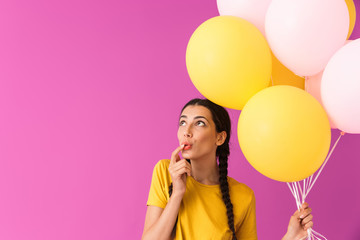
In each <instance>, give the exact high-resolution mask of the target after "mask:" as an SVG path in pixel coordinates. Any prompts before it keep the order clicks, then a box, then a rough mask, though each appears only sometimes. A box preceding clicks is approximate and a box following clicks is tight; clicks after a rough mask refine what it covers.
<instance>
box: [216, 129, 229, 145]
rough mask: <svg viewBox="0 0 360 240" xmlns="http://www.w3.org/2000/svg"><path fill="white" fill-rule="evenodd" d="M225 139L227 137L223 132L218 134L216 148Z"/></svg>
mask: <svg viewBox="0 0 360 240" xmlns="http://www.w3.org/2000/svg"><path fill="white" fill-rule="evenodd" d="M226 137H227V134H226V132H225V131H222V132H220V133H217V136H216V145H217V146H221V145H222V144H223V143H224V142H225V140H226Z"/></svg>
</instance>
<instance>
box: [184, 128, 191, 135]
mask: <svg viewBox="0 0 360 240" xmlns="http://www.w3.org/2000/svg"><path fill="white" fill-rule="evenodd" d="M184 137H192V133H191V131H190V128H189V127H187V128H186V129H185V131H184Z"/></svg>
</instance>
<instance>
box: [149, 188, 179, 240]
mask: <svg viewBox="0 0 360 240" xmlns="http://www.w3.org/2000/svg"><path fill="white" fill-rule="evenodd" d="M182 198H183V195H177V194H173V195H172V196H171V197H170V199H169V202H168V203H167V204H166V207H165V208H164V211H163V212H162V213H161V216H160V217H159V219H158V220H157V221H156V222H155V223H154V224H153V225H152V226H151V227H150V229H149V230H147V231H146V232H145V233H144V235H143V237H142V239H143V240H151V239H156V240H162V239H165V240H168V239H170V237H171V233H172V230H173V228H174V225H175V221H176V218H177V216H178V213H179V208H180V204H181V200H182Z"/></svg>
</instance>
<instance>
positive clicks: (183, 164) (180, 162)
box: [171, 159, 191, 169]
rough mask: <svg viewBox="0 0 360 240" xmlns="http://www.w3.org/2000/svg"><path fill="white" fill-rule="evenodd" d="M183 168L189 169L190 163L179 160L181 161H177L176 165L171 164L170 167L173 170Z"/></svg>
mask: <svg viewBox="0 0 360 240" xmlns="http://www.w3.org/2000/svg"><path fill="white" fill-rule="evenodd" d="M185 166H187V167H189V168H191V165H190V163H188V162H187V161H186V159H181V160H179V161H177V162H176V163H174V164H172V166H171V167H172V168H173V169H178V168H179V167H185Z"/></svg>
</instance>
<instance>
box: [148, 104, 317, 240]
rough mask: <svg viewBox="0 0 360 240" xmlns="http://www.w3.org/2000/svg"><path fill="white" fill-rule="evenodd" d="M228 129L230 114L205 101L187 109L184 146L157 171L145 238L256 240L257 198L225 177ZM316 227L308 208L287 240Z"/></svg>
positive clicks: (291, 224) (182, 133)
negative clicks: (180, 155)
mask: <svg viewBox="0 0 360 240" xmlns="http://www.w3.org/2000/svg"><path fill="white" fill-rule="evenodd" d="M230 130H231V123H230V118H229V115H228V113H227V111H226V110H225V109H224V108H223V107H221V106H219V105H217V104H215V103H213V102H211V101H209V100H207V99H193V100H191V101H189V102H188V103H187V104H186V105H185V106H184V107H183V109H182V111H181V116H180V119H179V128H178V134H177V136H178V139H179V143H180V146H179V147H178V148H176V149H175V151H174V152H173V153H172V155H171V159H170V160H161V161H159V162H158V163H157V164H156V166H155V168H154V172H153V177H152V182H151V187H150V192H149V199H148V202H147V205H148V208H147V212H146V218H145V226H144V232H143V236H142V239H156V240H160V239H186V240H188V239H190V240H192V239H195V240H198V239H216V240H218V239H219V240H220V239H238V240H241V239H246V240H255V239H257V233H256V219H255V197H254V193H253V191H252V190H251V189H250V188H249V187H247V186H246V185H245V184H242V183H239V182H237V181H236V180H234V179H233V178H231V177H228V176H227V172H228V171H227V167H228V156H229V154H230V151H229V141H230ZM180 152H181V154H182V157H183V158H185V159H180V157H179V153H180ZM217 161H218V162H217ZM230 196H231V198H230ZM312 226H313V222H312V215H311V209H310V208H309V207H308V205H307V204H306V203H305V204H303V205H302V208H301V211H300V212H299V211H296V212H295V213H294V215H293V216H292V217H291V219H290V222H289V226H288V231H287V233H286V234H285V236H284V237H283V240H295V239H301V238H303V237H305V236H306V235H307V231H306V230H307V229H309V228H311V227H312Z"/></svg>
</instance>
